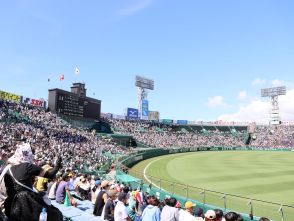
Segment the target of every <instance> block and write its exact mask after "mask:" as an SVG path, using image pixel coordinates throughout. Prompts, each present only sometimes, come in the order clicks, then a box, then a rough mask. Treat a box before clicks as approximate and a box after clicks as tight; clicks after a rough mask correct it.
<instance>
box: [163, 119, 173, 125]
mask: <svg viewBox="0 0 294 221" xmlns="http://www.w3.org/2000/svg"><path fill="white" fill-rule="evenodd" d="M162 123H163V124H173V123H174V120H171V119H162Z"/></svg>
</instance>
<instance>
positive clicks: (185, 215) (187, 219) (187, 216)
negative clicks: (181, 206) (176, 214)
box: [179, 210, 195, 221]
mask: <svg viewBox="0 0 294 221" xmlns="http://www.w3.org/2000/svg"><path fill="white" fill-rule="evenodd" d="M179 221H195V217H194V216H193V215H192V214H191V213H189V212H187V211H185V210H180V219H179Z"/></svg>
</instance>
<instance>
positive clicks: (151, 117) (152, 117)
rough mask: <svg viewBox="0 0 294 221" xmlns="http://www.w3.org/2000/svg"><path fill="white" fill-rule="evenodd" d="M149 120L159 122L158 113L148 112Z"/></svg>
mask: <svg viewBox="0 0 294 221" xmlns="http://www.w3.org/2000/svg"><path fill="white" fill-rule="evenodd" d="M149 120H151V121H157V122H158V121H159V112H158V111H149Z"/></svg>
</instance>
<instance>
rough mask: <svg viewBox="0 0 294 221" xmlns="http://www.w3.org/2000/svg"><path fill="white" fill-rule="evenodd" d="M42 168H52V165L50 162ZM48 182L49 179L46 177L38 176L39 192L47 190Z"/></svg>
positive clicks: (37, 185)
mask: <svg viewBox="0 0 294 221" xmlns="http://www.w3.org/2000/svg"><path fill="white" fill-rule="evenodd" d="M42 169H43V170H45V171H48V170H50V169H52V167H50V166H49V165H48V164H46V165H44V166H42ZM48 182H49V180H48V179H47V178H45V177H38V179H37V182H36V189H37V190H38V191H39V192H46V191H47V188H48Z"/></svg>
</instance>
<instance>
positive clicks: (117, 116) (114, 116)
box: [112, 114, 126, 120]
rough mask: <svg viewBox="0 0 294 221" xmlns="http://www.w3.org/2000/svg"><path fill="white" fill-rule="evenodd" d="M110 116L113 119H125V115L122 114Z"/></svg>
mask: <svg viewBox="0 0 294 221" xmlns="http://www.w3.org/2000/svg"><path fill="white" fill-rule="evenodd" d="M112 118H113V119H117V120H125V119H126V117H125V116H123V115H117V114H113V115H112Z"/></svg>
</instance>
